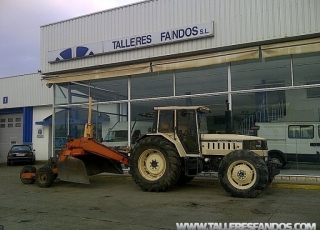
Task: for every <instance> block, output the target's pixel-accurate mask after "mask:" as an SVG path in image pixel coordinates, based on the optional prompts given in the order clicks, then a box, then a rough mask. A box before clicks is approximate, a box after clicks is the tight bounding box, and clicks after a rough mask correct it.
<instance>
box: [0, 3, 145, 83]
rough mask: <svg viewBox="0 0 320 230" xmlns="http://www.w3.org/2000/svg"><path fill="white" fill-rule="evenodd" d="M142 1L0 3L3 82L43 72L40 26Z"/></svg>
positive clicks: (0, 61) (0, 50) (0, 59)
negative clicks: (11, 78)
mask: <svg viewBox="0 0 320 230" xmlns="http://www.w3.org/2000/svg"><path fill="white" fill-rule="evenodd" d="M140 1H142V0H0V78H1V77H10V76H17V75H22V74H29V73H36V72H37V71H38V69H40V26H43V25H47V24H50V23H54V22H59V21H62V20H66V19H70V18H74V17H78V16H81V15H85V14H90V13H94V12H98V11H102V10H106V9H111V8H115V7H118V6H123V5H127V4H131V3H135V2H140Z"/></svg>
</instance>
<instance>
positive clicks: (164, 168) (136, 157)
mask: <svg viewBox="0 0 320 230" xmlns="http://www.w3.org/2000/svg"><path fill="white" fill-rule="evenodd" d="M89 102H90V100H89ZM89 107H90V103H89ZM208 113H210V110H209V109H208V108H207V107H204V106H167V107H155V108H154V112H153V116H154V122H153V126H152V130H151V132H149V133H147V134H145V135H143V136H141V137H140V138H139V139H137V141H136V143H135V145H134V147H133V149H129V148H128V151H123V150H119V149H116V148H111V147H107V146H105V145H103V144H101V143H99V142H97V141H96V140H94V139H93V137H92V136H93V135H92V126H91V123H90V120H91V117H90V113H89V118H88V123H87V124H86V128H85V133H84V137H82V138H78V139H72V138H68V141H67V143H66V147H65V149H63V150H61V151H60V153H59V157H58V158H56V157H52V158H50V159H49V160H48V163H47V164H46V165H45V166H44V167H41V168H39V169H38V170H37V169H36V168H35V167H34V166H25V167H24V168H23V169H22V170H21V172H20V179H21V181H22V182H23V183H24V184H32V183H34V182H36V183H37V184H38V185H39V186H40V187H50V186H51V185H52V184H53V182H54V180H55V179H56V178H57V177H59V179H60V180H63V181H71V182H76V183H86V184H88V183H89V179H88V176H91V175H95V174H99V173H102V172H111V173H123V166H128V167H129V169H130V170H129V172H130V174H131V176H132V178H133V180H134V181H135V182H136V184H137V185H139V186H140V187H141V188H142V190H145V191H150V192H161V191H166V190H168V189H170V188H171V187H173V186H175V185H182V184H186V183H188V182H190V181H191V180H192V179H193V178H194V177H195V176H196V175H198V174H199V173H201V172H218V177H219V181H220V183H221V185H222V187H223V188H224V189H225V190H226V191H227V192H228V193H230V194H231V195H232V196H234V197H243V198H247V197H250V198H253V197H256V196H257V195H259V194H260V192H261V191H262V190H263V189H264V188H265V187H267V186H268V185H269V184H270V183H271V182H272V180H273V178H274V176H275V175H277V174H279V173H280V166H279V165H277V164H276V163H275V162H272V161H270V160H269V157H268V148H267V141H266V140H265V139H264V138H260V137H255V136H245V135H237V134H232V133H228V134H209V133H208V130H207V127H206V115H207V114H208Z"/></svg>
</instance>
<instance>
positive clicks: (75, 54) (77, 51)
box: [55, 46, 94, 61]
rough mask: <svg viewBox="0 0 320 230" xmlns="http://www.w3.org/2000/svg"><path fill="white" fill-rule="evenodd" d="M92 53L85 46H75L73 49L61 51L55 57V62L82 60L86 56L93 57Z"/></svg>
mask: <svg viewBox="0 0 320 230" xmlns="http://www.w3.org/2000/svg"><path fill="white" fill-rule="evenodd" d="M93 55H94V52H93V51H92V50H90V48H88V47H85V46H77V47H75V48H74V49H72V48H68V49H65V50H63V51H61V52H60V53H59V54H58V56H57V57H56V59H55V61H61V60H69V59H72V58H82V57H86V56H93Z"/></svg>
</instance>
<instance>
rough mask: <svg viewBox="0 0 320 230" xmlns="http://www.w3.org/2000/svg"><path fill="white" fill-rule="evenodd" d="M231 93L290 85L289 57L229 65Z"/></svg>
mask: <svg viewBox="0 0 320 230" xmlns="http://www.w3.org/2000/svg"><path fill="white" fill-rule="evenodd" d="M231 85H232V91H236V90H244V89H261V88H274V87H282V86H290V85H291V57H290V56H285V57H281V58H268V59H265V60H262V61H261V60H250V61H241V62H236V63H231Z"/></svg>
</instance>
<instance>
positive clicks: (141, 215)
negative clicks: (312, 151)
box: [0, 164, 320, 230]
mask: <svg viewBox="0 0 320 230" xmlns="http://www.w3.org/2000/svg"><path fill="white" fill-rule="evenodd" d="M36 167H40V165H36ZM21 168H22V166H11V167H8V166H5V165H3V164H2V165H0V225H2V226H4V229H6V230H7V229H9V230H11V229H139V230H151V229H177V228H176V222H215V223H230V222H255V223H256V222H258V223H260V222H263V223H297V222H304V223H316V224H317V226H318V227H319V226H320V217H319V213H320V205H319V204H320V190H312V189H310V190H309V189H284V188H272V187H270V188H267V189H266V190H265V191H264V192H263V193H262V194H261V195H260V196H259V197H257V198H254V199H239V198H233V197H230V196H229V195H228V194H226V193H225V191H224V190H223V189H222V187H221V186H220V185H219V184H217V182H216V181H215V180H210V179H205V180H195V181H193V182H191V183H190V184H189V185H186V186H181V187H176V188H174V189H172V190H171V191H168V192H163V193H149V192H143V191H141V190H140V188H139V187H137V186H136V185H135V183H134V182H133V181H132V180H131V178H130V177H129V176H107V175H100V176H94V177H92V178H91V184H90V185H81V184H74V183H69V182H62V181H56V182H55V183H54V184H53V186H52V187H50V188H39V187H38V186H37V185H36V184H33V185H24V184H22V183H21V182H20V179H19V171H20V169H21ZM0 229H1V228H0Z"/></svg>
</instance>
